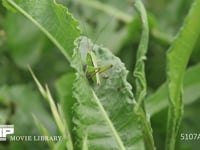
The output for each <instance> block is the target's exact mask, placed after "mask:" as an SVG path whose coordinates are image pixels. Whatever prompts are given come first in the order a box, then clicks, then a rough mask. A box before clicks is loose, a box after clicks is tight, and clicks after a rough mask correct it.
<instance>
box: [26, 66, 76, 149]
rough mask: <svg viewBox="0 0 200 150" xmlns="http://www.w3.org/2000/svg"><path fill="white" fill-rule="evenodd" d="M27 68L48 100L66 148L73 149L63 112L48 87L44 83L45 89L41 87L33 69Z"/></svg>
mask: <svg viewBox="0 0 200 150" xmlns="http://www.w3.org/2000/svg"><path fill="white" fill-rule="evenodd" d="M29 70H30V72H31V74H32V76H33V79H34V80H35V82H36V84H37V86H38V89H39V90H40V93H41V94H42V95H43V97H44V98H45V99H47V100H48V103H49V105H50V108H51V111H52V114H53V117H54V119H55V121H56V124H57V126H58V129H59V131H60V133H61V134H62V135H63V136H64V137H66V140H67V142H66V143H68V144H67V148H68V149H69V150H73V142H72V138H71V135H70V132H69V128H68V126H67V124H65V121H63V120H62V116H63V112H62V111H61V109H59V107H58V108H57V107H56V104H55V103H54V100H53V98H52V96H51V93H50V91H49V88H48V86H47V85H46V90H45V89H44V88H43V87H42V85H41V84H40V82H39V81H38V79H37V78H36V76H35V75H34V73H33V71H32V70H31V68H30V67H29ZM59 110H60V113H62V114H60V113H59Z"/></svg>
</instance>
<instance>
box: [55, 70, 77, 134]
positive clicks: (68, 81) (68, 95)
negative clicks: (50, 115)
mask: <svg viewBox="0 0 200 150" xmlns="http://www.w3.org/2000/svg"><path fill="white" fill-rule="evenodd" d="M74 80H75V74H74V73H68V74H65V75H63V76H62V77H60V78H59V79H58V80H57V81H56V91H57V93H58V98H59V100H60V105H61V107H62V110H63V111H64V116H65V117H64V118H66V121H67V124H68V126H69V129H70V132H72V128H73V125H72V117H73V113H72V106H73V105H74V103H75V98H74V97H73V96H72V92H73V91H72V87H73V83H74Z"/></svg>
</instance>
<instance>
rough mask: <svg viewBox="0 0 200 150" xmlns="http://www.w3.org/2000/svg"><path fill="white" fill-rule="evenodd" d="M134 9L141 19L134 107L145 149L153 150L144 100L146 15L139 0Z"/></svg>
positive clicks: (147, 35)
mask: <svg viewBox="0 0 200 150" xmlns="http://www.w3.org/2000/svg"><path fill="white" fill-rule="evenodd" d="M135 8H136V10H137V11H138V14H139V16H140V18H141V22H142V23H141V24H142V35H141V39H140V43H139V46H138V50H137V56H136V64H135V69H134V72H133V75H134V77H135V83H136V100H137V104H136V107H135V109H134V110H135V112H136V114H137V115H138V117H139V118H140V122H141V125H142V130H143V138H144V142H145V148H146V149H147V148H148V149H149V150H150V149H151V150H154V149H155V144H154V140H153V134H152V128H151V124H150V120H149V117H148V115H147V113H146V110H145V105H144V100H145V97H146V93H147V83H146V75H145V63H144V61H145V60H146V53H147V50H148V42H149V25H148V19H147V13H146V10H145V7H144V5H143V3H142V2H141V1H140V0H136V1H135Z"/></svg>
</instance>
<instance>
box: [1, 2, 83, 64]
mask: <svg viewBox="0 0 200 150" xmlns="http://www.w3.org/2000/svg"><path fill="white" fill-rule="evenodd" d="M5 1H6V2H7V3H8V4H10V5H11V6H12V7H14V8H15V9H16V10H18V12H20V13H22V14H23V15H24V16H26V17H27V18H28V19H29V20H30V21H32V22H33V23H34V24H35V25H36V26H37V27H39V28H40V29H41V30H42V31H43V32H44V33H45V34H46V36H47V37H48V38H49V39H50V40H51V41H52V42H53V43H54V44H55V45H56V46H57V47H58V48H59V49H60V51H61V52H62V53H63V54H64V56H65V57H66V58H67V59H68V60H69V61H70V60H71V57H72V54H73V47H74V44H73V42H74V40H75V39H76V38H77V37H78V36H79V35H80V31H79V29H78V27H77V26H78V23H77V21H76V20H75V19H74V18H73V17H72V15H71V14H70V13H69V12H68V10H67V9H66V8H65V7H63V6H62V5H60V4H57V3H56V2H55V0H49V1H46V0H44V1H41V0H34V1H33V0H5Z"/></svg>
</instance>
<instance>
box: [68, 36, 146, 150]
mask: <svg viewBox="0 0 200 150" xmlns="http://www.w3.org/2000/svg"><path fill="white" fill-rule="evenodd" d="M85 42H88V41H87V40H86V37H82V38H80V39H79V40H77V48H76V49H75V53H74V57H73V64H72V66H73V67H74V68H75V69H76V70H77V73H76V78H77V79H76V82H75V84H74V92H73V94H74V96H75V98H76V99H77V103H76V104H75V106H74V113H75V116H74V123H75V125H76V128H75V132H76V134H77V136H78V139H76V140H77V142H78V143H79V144H78V148H81V147H84V145H85V135H87V147H88V149H89V150H93V149H95V150H118V149H120V150H138V149H140V150H142V149H144V144H143V140H142V133H141V130H140V129H139V123H138V120H137V117H136V115H135V114H134V111H133V108H134V104H135V101H134V97H133V94H132V92H131V86H130V84H129V83H128V82H127V80H126V77H127V73H128V72H127V70H126V69H125V67H124V64H123V63H122V62H121V61H120V59H119V58H117V57H115V56H114V55H113V54H112V53H111V52H110V51H109V50H108V49H105V48H102V47H100V46H98V45H95V46H93V47H94V49H93V52H94V54H95V55H96V59H97V65H98V66H109V65H112V68H111V69H108V70H106V71H105V73H106V74H108V76H109V77H108V78H104V77H103V75H102V74H103V73H102V74H99V76H100V80H101V84H100V85H97V84H94V85H92V86H91V85H90V84H89V83H88V80H87V78H86V75H85V72H84V71H83V69H82V63H83V62H84V59H83V58H84V57H83V56H84V53H85V52H84V48H83V45H85V44H86V43H85ZM90 44H92V43H91V42H90ZM80 48H81V49H80ZM87 50H88V49H87V48H86V49H85V51H87ZM80 51H81V53H82V54H80ZM85 56H86V55H85ZM80 60H83V61H80Z"/></svg>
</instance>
